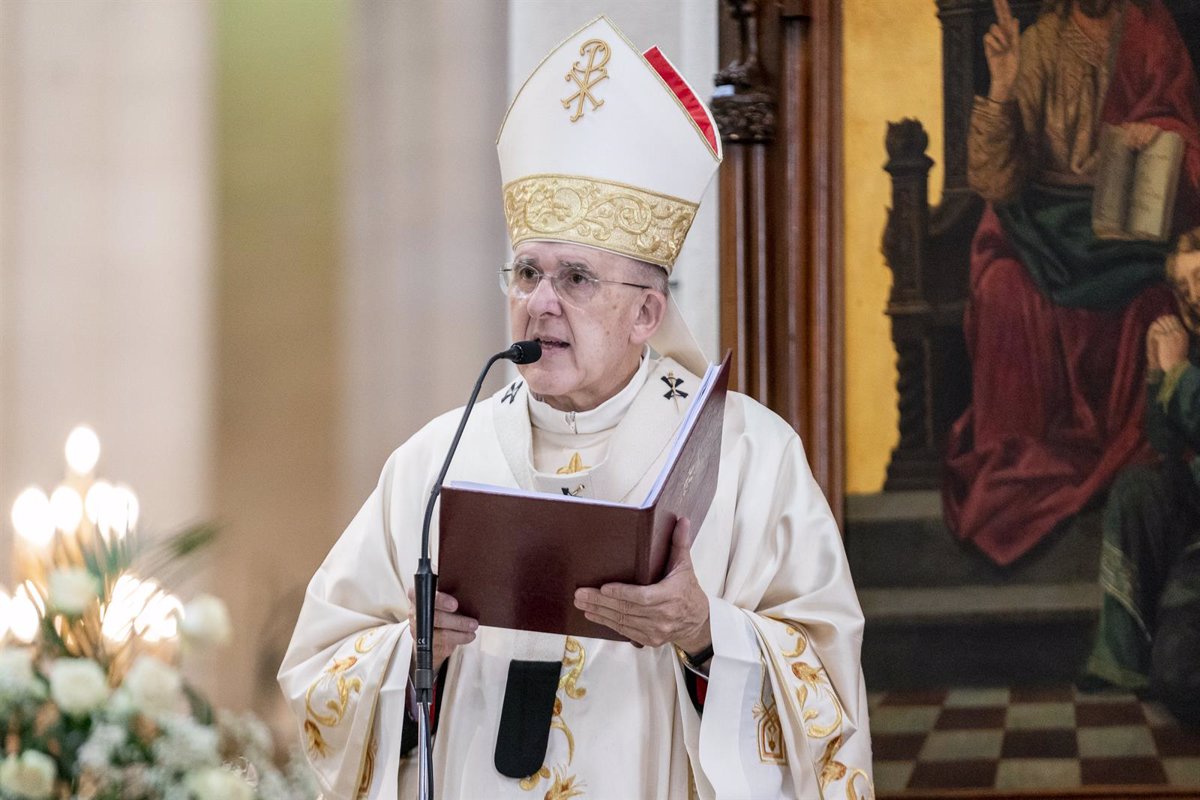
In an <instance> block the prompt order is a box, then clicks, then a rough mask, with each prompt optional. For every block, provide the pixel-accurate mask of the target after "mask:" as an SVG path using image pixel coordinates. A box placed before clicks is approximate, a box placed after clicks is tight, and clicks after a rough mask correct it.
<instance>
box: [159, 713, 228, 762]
mask: <svg viewBox="0 0 1200 800" xmlns="http://www.w3.org/2000/svg"><path fill="white" fill-rule="evenodd" d="M159 726H160V727H161V728H162V736H159V737H158V738H157V739H155V740H154V744H153V745H151V749H152V750H153V751H154V763H156V764H158V765H159V766H161V767H165V768H167V769H170V770H178V771H180V772H182V771H184V770H188V769H192V768H193V767H203V766H211V765H215V764H219V763H220V762H221V756H220V753H219V752H218V750H217V747H218V744H219V736H218V734H217V731H216V729H215V728H211V727H209V726H208V725H202V724H200V723H199V722H196V720H194V719H192V718H191V717H190V716H188V715H186V714H171V715H167V716H163V717H160V718H159Z"/></svg>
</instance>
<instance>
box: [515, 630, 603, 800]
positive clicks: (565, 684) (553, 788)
mask: <svg viewBox="0 0 1200 800" xmlns="http://www.w3.org/2000/svg"><path fill="white" fill-rule="evenodd" d="M562 663H563V666H564V667H566V668H567V670H566V672H565V673H564V674H563V675H562V677H560V678H559V679H558V688H559V691H560V692H562V694H563V695H565V696H566V697H567V698H569V699H571V700H580V699H582V698H583V697H585V696H586V695H587V689H586V688H584V687H582V686H580V685H579V679H580V678H581V677H583V667H584V665H585V664H586V663H587V651H586V650H585V649H584V647H583V645H582V644H580V642H579V640H578V639H576V638H574V637H573V636H568V637H567V641H566V645H565V646H564V647H563V660H562ZM550 730H552V731H562V734H563V737H564V738H565V739H566V741H567V763H566V764H560V765H558V766H556V767H555V768H554V771H553V772H551V770H550V767H548V766H546V765H545V764H543V765H542V768H541V769H539V770H538V771H537V772H535V773H533V774H532V775H530V776H529V777H527V778H522V779H521V781H520V783H519V784H518V785H519V786H520V787H521V788H522V789H524V790H525V791H527V792H532V791H533V790H534V789H536V788H537V787H538V784H540V783H541V782H542V780H547V781H550V787H549V788H548V789H547V790H546V795H545V800H569V798H572V797H581V796H583V783H582V782H581V781H579V779H578V778H577V777H576V776H574V775H567V774H566V770H567V768H568V767H570V766H571V762H573V761H574V760H575V734H574V733H572V732H571V727H570V726H569V725H567V722H566V720H565V719H563V698H562V696H556V697H555V698H554V713H553V714H552V715H551V717H550Z"/></svg>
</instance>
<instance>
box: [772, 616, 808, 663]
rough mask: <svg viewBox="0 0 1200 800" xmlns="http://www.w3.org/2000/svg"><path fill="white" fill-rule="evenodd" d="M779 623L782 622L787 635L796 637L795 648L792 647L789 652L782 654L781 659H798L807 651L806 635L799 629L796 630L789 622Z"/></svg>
mask: <svg viewBox="0 0 1200 800" xmlns="http://www.w3.org/2000/svg"><path fill="white" fill-rule="evenodd" d="M779 621H780V622H783V624H784V625H786V626H787V632H788V633H789V634H791V635H792V636H795V637H796V646H795V647H793V648H792V649H791V650H788V651H786V652H784V653H783V657H784V658H799V657H800V654H801V653H803V652H804V651H805V650H807V649H808V634H807V633H805V632H804V631H803V630H801V629H800V628H797V627H796V626H795V625H793V624H791V623H790V622H784V621H783V620H779Z"/></svg>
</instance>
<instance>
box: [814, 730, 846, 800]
mask: <svg viewBox="0 0 1200 800" xmlns="http://www.w3.org/2000/svg"><path fill="white" fill-rule="evenodd" d="M841 747H842V737H841V736H836V737H834V738H833V739H831V740H830V741H829V744H828V745H826V747H825V753H824V755H822V756H821V774H820V776H819V777H818V780H819V781H820V783H821V790H822V791H824V790H825V787H826V786H828V785H829V784H831V783H833V782H834V781H840V780H841V779H842V778H844V777H846V765H845V764H843V763H841V762H840V761H834V760H833V757H834V756H835V755H837V751H838V750H840V749H841Z"/></svg>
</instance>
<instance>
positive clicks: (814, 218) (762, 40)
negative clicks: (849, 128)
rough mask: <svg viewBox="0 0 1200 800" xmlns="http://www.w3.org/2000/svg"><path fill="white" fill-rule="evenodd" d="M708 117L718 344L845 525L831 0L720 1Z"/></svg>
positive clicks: (835, 25)
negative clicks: (794, 439) (713, 125)
mask: <svg viewBox="0 0 1200 800" xmlns="http://www.w3.org/2000/svg"><path fill="white" fill-rule="evenodd" d="M724 6H725V9H726V11H727V14H726V15H724V16H723V17H722V20H721V61H722V63H725V64H727V66H726V67H724V68H723V69H722V70H721V71H720V72H719V73H718V74H717V77H716V84H717V89H716V91H715V92H714V95H713V101H712V108H713V114H714V116H715V117H716V120H717V125H718V127H719V128H720V131H721V137H722V140H723V142H724V143H725V163H724V164H723V165H722V168H721V169H722V174H721V226H720V227H721V247H720V253H721V269H720V275H721V309H720V312H721V323H720V328H721V346H722V349H724V348H726V347H728V348H731V349H732V350H733V352H734V375H733V380H734V383H735V385H736V388H737V389H738V390H739V391H743V392H745V393H747V394H749V395H750V396H752V397H754V398H755V399H757V400H759V401H760V402H762V403H765V404H766V405H767V406H769V407H770V408H772V409H773V410H774V411H775V412H776V413H778V414H779V415H780V416H782V417H783V418H784V419H786V420H787V421H788V422H789V423H791V425H792V426H793V427H794V428H795V429H796V430H797V432H799V433H800V435H801V437H802V438H803V439H804V443H805V448H806V450H807V452H808V457H809V463H810V464H811V466H812V468H813V473H814V474H815V475H816V478H817V482H818V483H819V484H820V485H821V488H822V489H823V490H824V491H825V494H826V496H827V497H828V498H829V501H830V505H831V506H832V507H833V509H834V512H835V513H836V514H838V515H839V516H840V514H841V505H842V495H843V485H844V479H845V475H844V473H845V467H844V444H843V441H844V439H843V431H842V405H843V400H842V398H843V395H842V386H843V376H842V367H841V363H842V358H841V353H842V327H841V320H842V262H841V231H842V222H841V211H842V203H841V175H840V165H841V101H840V97H841V94H840V92H841V78H840V75H841V54H840V41H841V40H840V37H841V16H840V7H839V4H838V3H837V2H836V0H808V1H807V2H805V1H804V0H783V1H782V2H773V3H763V2H756V1H755V0H726V2H725V3H724Z"/></svg>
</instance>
